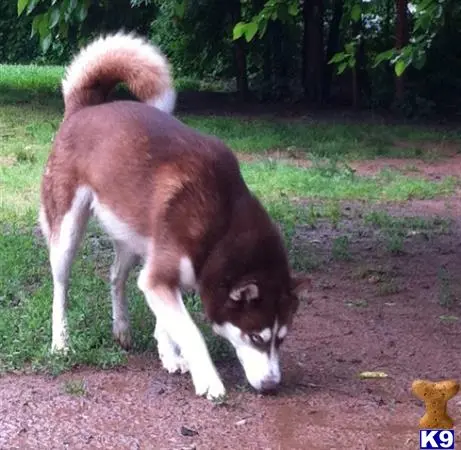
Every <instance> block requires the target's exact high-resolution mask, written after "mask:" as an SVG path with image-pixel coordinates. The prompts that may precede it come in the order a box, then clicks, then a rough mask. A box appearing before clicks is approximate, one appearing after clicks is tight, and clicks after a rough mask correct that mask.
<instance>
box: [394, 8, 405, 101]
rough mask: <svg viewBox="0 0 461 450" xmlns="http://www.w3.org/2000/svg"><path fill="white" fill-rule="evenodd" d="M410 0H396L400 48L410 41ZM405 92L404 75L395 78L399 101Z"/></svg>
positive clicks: (397, 43) (396, 35)
mask: <svg viewBox="0 0 461 450" xmlns="http://www.w3.org/2000/svg"><path fill="white" fill-rule="evenodd" d="M407 6H408V0H396V13H397V17H396V30H395V48H396V49H397V50H400V49H401V48H403V47H404V46H405V45H406V44H407V43H408V20H407ZM404 93H405V79H404V75H401V76H400V77H398V76H396V78H395V96H396V99H397V101H402V100H403V96H404Z"/></svg>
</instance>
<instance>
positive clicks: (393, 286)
mask: <svg viewBox="0 0 461 450" xmlns="http://www.w3.org/2000/svg"><path fill="white" fill-rule="evenodd" d="M376 290H377V295H379V296H380V297H387V296H390V295H394V294H398V293H399V292H401V291H402V289H401V287H400V286H399V285H398V284H397V283H396V282H395V281H394V280H386V281H383V282H382V283H378V286H377V289H376Z"/></svg>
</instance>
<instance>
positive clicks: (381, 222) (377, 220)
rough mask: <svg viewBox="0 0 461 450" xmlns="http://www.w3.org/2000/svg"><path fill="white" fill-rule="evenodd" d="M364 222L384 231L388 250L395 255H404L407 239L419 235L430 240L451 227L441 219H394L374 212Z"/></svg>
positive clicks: (447, 221) (445, 220)
mask: <svg viewBox="0 0 461 450" xmlns="http://www.w3.org/2000/svg"><path fill="white" fill-rule="evenodd" d="M364 222H365V224H367V225H371V226H374V227H376V228H378V229H380V230H382V232H383V238H384V242H385V245H386V247H387V250H388V251H389V252H390V253H392V254H394V255H400V254H402V253H403V247H404V243H405V240H406V239H407V238H409V237H411V236H415V235H417V234H422V235H424V236H425V237H426V238H429V237H430V236H431V235H433V234H436V233H446V232H447V231H448V229H449V226H450V221H449V220H447V219H444V218H441V217H432V218H423V217H394V216H391V215H390V214H389V213H387V212H386V211H373V212H371V213H369V214H367V215H366V216H365V217H364Z"/></svg>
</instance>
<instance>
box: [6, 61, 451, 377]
mask: <svg viewBox="0 0 461 450" xmlns="http://www.w3.org/2000/svg"><path fill="white" fill-rule="evenodd" d="M61 75H62V68H59V67H58V68H56V67H28V68H24V67H22V66H14V67H12V66H0V142H1V146H0V255H1V258H0V372H1V371H5V370H13V369H19V368H23V367H28V368H31V369H44V368H46V369H47V370H51V371H52V372H53V373H56V372H59V371H60V370H62V369H65V368H68V367H71V366H73V365H76V364H91V365H97V366H99V367H110V366H113V365H117V364H122V363H123V362H124V361H125V360H126V353H125V352H123V351H122V350H120V348H119V347H118V346H117V345H116V344H114V342H113V341H112V336H111V317H110V312H111V311H110V297H109V286H108V269H109V265H110V263H111V259H112V254H111V251H112V250H111V247H110V244H109V241H108V240H107V238H105V237H104V236H103V235H102V233H101V231H100V230H99V228H98V227H96V226H94V225H93V226H91V227H90V230H89V233H88V235H87V237H86V239H85V241H84V245H83V247H82V249H81V251H80V253H79V255H78V257H77V259H76V261H75V264H74V266H73V272H72V274H73V276H72V280H71V288H70V304H69V329H70V335H71V342H70V343H71V347H72V351H71V353H70V354H69V355H68V356H67V357H59V358H58V357H52V356H51V355H50V354H49V347H50V342H51V296H52V285H51V278H50V272H49V265H48V256H47V251H46V248H45V246H44V243H43V242H42V241H41V240H40V239H38V238H37V237H36V236H35V234H34V227H35V226H36V221H37V220H36V219H37V209H38V199H39V184H40V179H41V175H42V171H43V166H44V164H45V161H46V158H47V156H48V153H49V151H50V146H51V142H52V139H53V136H54V133H55V132H56V130H57V129H58V127H59V124H60V122H61V120H62V100H61V99H60V97H59V80H60V77H61ZM188 83H189V85H188V86H191V82H188ZM192 84H193V83H192ZM183 86H186V87H187V83H185V84H184V85H183ZM186 87H185V88H186ZM184 119H185V121H186V122H188V123H189V124H191V125H193V126H195V127H197V128H198V129H201V130H203V131H205V132H208V133H212V134H216V135H217V136H219V137H221V138H222V139H224V140H225V141H226V142H228V143H229V145H231V146H232V148H234V149H235V150H239V151H242V152H248V153H251V152H253V153H258V152H259V153H261V152H264V151H266V150H271V149H288V151H292V150H293V149H297V150H299V149H301V151H302V152H304V154H305V155H306V156H310V157H312V156H313V157H315V158H325V157H327V160H326V163H325V161H324V160H320V159H319V160H316V163H315V164H314V166H313V167H312V168H309V169H302V168H297V167H293V166H289V165H284V164H279V163H276V162H274V161H270V160H267V161H263V162H257V163H244V164H242V171H243V174H244V177H245V179H246V181H247V182H248V184H249V186H250V188H251V189H252V190H254V191H255V192H256V193H257V195H258V196H260V197H261V199H262V200H263V202H264V204H265V205H266V207H267V209H268V211H269V212H270V214H271V215H272V216H273V217H274V219H275V220H277V221H278V222H280V224H281V225H282V227H283V230H284V232H285V236H286V239H287V242H288V243H290V242H291V238H292V237H293V235H294V233H295V227H296V225H298V224H312V225H314V224H315V222H316V221H317V219H318V212H317V211H315V210H314V209H313V208H309V207H301V206H299V202H296V201H293V200H295V199H304V198H309V199H312V198H317V199H325V200H327V203H326V206H325V208H324V211H323V213H322V214H323V216H325V217H329V218H330V220H331V222H332V224H338V222H339V221H340V219H341V210H340V208H339V203H338V202H339V201H341V200H348V199H361V200H366V201H374V200H397V201H405V200H408V199H410V198H433V197H435V196H439V195H449V194H451V193H452V192H453V191H454V189H455V187H456V184H457V181H456V180H455V179H453V178H446V179H443V180H441V181H440V182H433V181H428V180H424V179H421V178H417V177H416V176H414V177H413V176H411V177H410V176H404V175H402V174H400V173H397V172H390V171H383V172H381V173H380V174H378V175H377V176H375V177H359V176H356V175H355V174H354V173H353V171H351V170H350V169H349V168H348V166H347V164H344V162H345V161H347V160H348V159H350V158H353V157H354V158H355V157H376V156H379V155H381V154H392V152H394V151H395V152H397V153H398V152H401V151H403V150H402V149H400V148H397V149H396V147H395V146H394V142H395V141H396V140H398V139H402V138H405V139H406V140H411V139H414V140H415V142H416V141H417V140H418V139H430V140H439V141H440V140H443V139H446V138H447V135H443V134H441V133H432V132H429V131H425V130H421V129H419V130H412V129H411V128H409V127H380V126H370V127H368V126H367V127H366V128H365V127H363V126H362V125H360V124H357V125H344V124H340V123H335V124H330V125H326V124H321V123H308V124H307V123H302V122H291V123H290V122H275V121H263V120H248V119H242V118H238V117H232V118H229V117H227V118H224V117H221V118H219V117H211V118H210V117H202V118H199V117H185V118H184ZM449 137H450V138H453V136H449ZM412 151H413V150H410V154H411V152H412ZM386 152H387V153H386ZM386 220H387V219H386V218H385V217H384V216H383V217H377V218H370V221H371V222H370V223H372V224H373V225H374V226H383V227H387V228H392V226H391V225H389V223H388V222H386ZM380 224H381V225H380ZM334 251H335V255H336V257H337V258H339V259H347V258H348V256H349V249H348V243H347V242H346V241H344V240H338V241H337V242H336V247H335V250H334ZM291 255H292V258H293V261H294V263H295V265H296V266H301V267H306V266H308V265H310V267H314V266H315V264H316V262H315V261H316V255H307V254H306V253H305V252H304V253H302V254H301V253H299V252H297V250H296V249H291ZM135 276H136V274H135V273H133V274H132V276H131V278H130V281H129V288H128V296H129V298H130V300H131V302H130V312H131V316H132V323H133V332H134V344H135V348H134V351H135V352H145V351H155V350H154V348H155V346H154V340H153V338H152V332H153V319H152V315H151V313H150V312H149V310H148V308H147V306H146V304H145V301H144V299H143V298H142V295H141V294H140V293H139V291H138V289H137V287H136V283H135ZM187 305H188V307H189V309H190V310H191V311H192V313H194V314H196V313H199V312H200V303H199V302H198V300H197V298H195V297H189V298H188V299H187ZM200 326H201V327H202V328H203V330H204V331H205V334H206V339H207V342H208V344H209V346H210V348H211V351H212V354H213V356H214V357H221V358H222V357H228V355H229V348H228V346H226V345H225V344H223V343H222V341H220V340H217V339H214V338H212V337H211V334H210V330H209V328H208V327H207V326H206V325H204V324H201V325H200Z"/></svg>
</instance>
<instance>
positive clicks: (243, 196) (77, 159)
mask: <svg viewBox="0 0 461 450" xmlns="http://www.w3.org/2000/svg"><path fill="white" fill-rule="evenodd" d="M105 64H106V65H104V64H103V65H102V66H101V64H100V66H99V67H98V68H97V70H95V71H94V72H90V74H89V75H88V76H87V78H86V79H85V84H84V85H83V87H82V86H78V89H77V88H73V89H71V90H70V94H69V95H68V96H67V97H66V98H65V101H66V112H65V119H64V121H63V123H62V125H61V126H60V129H59V132H58V133H57V136H56V138H55V142H54V145H53V149H52V152H51V155H50V157H49V161H48V163H47V166H46V171H45V174H44V177H43V183H42V190H41V199H42V206H43V209H44V212H45V216H46V222H47V225H48V227H49V232H48V238H49V242H50V245H51V246H52V245H53V244H55V245H59V242H58V241H59V233H60V227H61V222H62V219H63V217H64V216H65V215H66V214H67V213H68V212H69V210H70V208H71V205H72V202H73V200H74V197H75V193H76V191H77V189H78V188H79V187H82V186H87V187H89V188H91V190H92V192H94V193H95V194H96V195H97V197H98V200H99V202H100V204H102V205H104V206H105V207H106V208H108V209H109V210H110V211H112V213H113V214H115V215H116V216H117V217H118V218H119V219H120V220H122V221H123V222H124V223H126V224H127V225H128V226H129V227H130V229H132V230H133V231H134V232H136V233H137V234H138V235H140V236H143V237H145V238H147V239H149V241H152V242H154V243H155V263H154V264H151V265H150V266H147V265H146V267H148V274H147V275H148V276H147V285H146V289H150V288H152V289H154V288H155V287H156V286H164V287H166V288H168V289H176V288H177V287H178V286H180V284H181V282H180V272H179V267H180V259H181V258H182V257H183V256H187V257H188V258H189V259H190V260H191V262H192V265H193V270H194V273H195V277H196V280H197V287H198V290H199V293H200V295H201V299H202V301H203V304H204V308H205V311H206V313H207V316H208V317H209V319H210V320H211V321H213V322H214V323H217V324H221V323H223V322H225V321H230V322H231V323H232V324H234V325H235V326H237V327H239V328H240V329H241V330H242V332H245V333H249V332H251V331H252V330H260V329H262V328H265V327H271V326H272V324H273V323H274V319H275V318H277V320H278V321H279V323H281V324H286V325H289V324H290V323H291V320H292V316H293V314H294V312H295V311H296V309H297V307H298V299H297V289H299V285H300V284H302V283H304V281H305V280H304V279H303V278H301V279H297V280H295V279H293V278H292V276H291V273H290V268H289V263H288V258H287V254H286V251H285V248H284V245H283V240H282V238H281V236H280V234H279V232H278V230H277V227H276V226H275V225H274V224H273V223H272V221H271V219H270V218H269V216H268V214H267V213H266V211H265V210H264V208H263V207H262V205H261V204H260V202H259V201H258V200H257V199H256V198H255V197H254V196H253V195H252V194H251V193H250V191H249V190H248V188H247V186H246V184H245V182H244V180H243V178H242V175H241V173H240V169H239V164H238V161H237V159H236V157H235V156H234V154H233V153H232V151H231V150H230V149H228V148H227V147H226V146H225V145H224V144H223V143H222V142H221V141H220V140H218V139H216V138H213V137H209V136H205V135H203V134H201V133H198V132H197V131H195V130H193V129H191V128H189V127H187V126H186V125H184V124H182V123H181V122H179V121H178V120H177V119H175V118H174V117H172V116H171V115H170V114H168V113H166V112H163V111H160V110H159V109H157V108H154V107H152V106H149V105H146V104H144V103H139V102H132V101H116V102H112V103H101V104H98V103H99V102H103V101H104V99H105V98H106V97H107V95H108V91H109V89H108V88H109V87H113V86H114V85H115V82H116V81H127V80H128V81H130V80H133V73H136V74H137V75H136V76H139V77H141V78H142V82H141V83H140V84H139V85H138V87H136V86H135V82H134V81H131V87H132V90H133V91H134V92H135V94H138V95H140V94H142V95H140V96H141V99H142V100H145V99H146V98H149V97H150V96H151V95H152V94H154V95H156V94H158V92H160V91H162V90H163V89H164V88H165V86H164V85H161V86H158V85H157V84H156V82H155V80H156V78H155V77H154V78H152V79H151V78H149V76H148V75H149V74H148V73H143V70H142V67H141V69H139V67H137V68H136V71H134V72H133V71H132V69H133V66H132V65H130V55H129V54H126V53H125V54H122V55H120V54H116V58H115V59H112V60H111V64H115V65H116V67H117V70H114V71H111V70H108V67H109V68H110V67H112V66H111V64H108V62H107V60H106V61H105ZM129 84H130V83H129ZM164 84H165V83H164ZM133 86H135V87H134V88H133ZM146 86H147V87H146ZM146 90H147V91H148V93H147V94H146V93H145V92H146ZM81 220H86V217H83V218H82V219H81ZM142 256H144V259H145V260H146V261H148V260H150V259H152V260H153V259H154V257H153V255H149V254H146V255H142ZM250 282H251V283H254V284H256V285H257V286H258V288H259V295H258V298H257V299H253V300H252V301H243V302H236V301H234V300H232V299H231V298H230V292H231V291H232V290H234V289H236V288H238V287H239V286H242V285H245V284H246V283H250Z"/></svg>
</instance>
